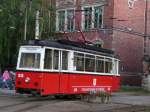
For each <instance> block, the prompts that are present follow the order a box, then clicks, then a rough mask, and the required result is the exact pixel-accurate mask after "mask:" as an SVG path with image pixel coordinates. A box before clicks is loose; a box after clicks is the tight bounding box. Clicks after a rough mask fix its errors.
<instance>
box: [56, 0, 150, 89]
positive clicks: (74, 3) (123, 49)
mask: <svg viewBox="0 0 150 112" xmlns="http://www.w3.org/2000/svg"><path fill="white" fill-rule="evenodd" d="M149 4H150V3H149V2H147V3H146V2H145V0H56V34H57V36H58V37H59V38H61V39H70V40H75V41H85V40H86V41H90V42H92V43H93V44H94V43H97V42H99V44H100V45H101V47H104V48H107V49H111V50H114V51H115V53H116V55H117V56H118V57H119V59H120V74H121V76H122V84H124V85H133V86H136V85H140V81H141V76H142V73H143V69H142V67H143V65H142V59H143V56H144V55H145V54H148V55H149V51H150V42H149V39H148V38H149V35H150V31H149V30H150V24H149V23H150V21H149V20H150V12H149V10H150V6H149ZM146 9H147V10H146Z"/></svg>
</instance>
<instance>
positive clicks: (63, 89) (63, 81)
mask: <svg viewBox="0 0 150 112" xmlns="http://www.w3.org/2000/svg"><path fill="white" fill-rule="evenodd" d="M59 77H60V80H59V81H60V82H59V94H69V78H70V74H68V73H61V74H60V75H59Z"/></svg>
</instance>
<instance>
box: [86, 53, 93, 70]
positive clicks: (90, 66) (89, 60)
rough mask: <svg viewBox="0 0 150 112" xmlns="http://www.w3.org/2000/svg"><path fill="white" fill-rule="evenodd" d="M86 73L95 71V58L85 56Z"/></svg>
mask: <svg viewBox="0 0 150 112" xmlns="http://www.w3.org/2000/svg"><path fill="white" fill-rule="evenodd" d="M85 71H87V72H94V71H95V56H91V55H85Z"/></svg>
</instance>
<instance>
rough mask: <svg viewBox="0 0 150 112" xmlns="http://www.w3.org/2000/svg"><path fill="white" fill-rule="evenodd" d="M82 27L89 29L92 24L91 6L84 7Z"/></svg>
mask: <svg viewBox="0 0 150 112" xmlns="http://www.w3.org/2000/svg"><path fill="white" fill-rule="evenodd" d="M84 20H85V21H84V29H85V30H87V29H90V28H91V26H92V7H86V8H84Z"/></svg>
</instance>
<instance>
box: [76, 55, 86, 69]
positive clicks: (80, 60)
mask: <svg viewBox="0 0 150 112" xmlns="http://www.w3.org/2000/svg"><path fill="white" fill-rule="evenodd" d="M74 67H75V69H76V71H84V54H81V53H75V54H74Z"/></svg>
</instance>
